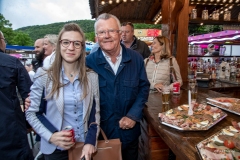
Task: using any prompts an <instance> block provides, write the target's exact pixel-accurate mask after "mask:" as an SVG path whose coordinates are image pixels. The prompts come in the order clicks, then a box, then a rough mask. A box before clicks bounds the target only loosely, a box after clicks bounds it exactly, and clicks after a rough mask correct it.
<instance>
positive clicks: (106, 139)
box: [89, 122, 108, 142]
mask: <svg viewBox="0 0 240 160" xmlns="http://www.w3.org/2000/svg"><path fill="white" fill-rule="evenodd" d="M92 124H96V125H97V126H98V127H99V128H100V132H101V134H102V136H103V139H104V140H105V141H106V142H108V138H107V136H106V134H105V132H104V131H103V130H102V128H101V127H100V125H99V124H98V123H96V122H92V123H90V125H89V127H90V126H91V125H92Z"/></svg>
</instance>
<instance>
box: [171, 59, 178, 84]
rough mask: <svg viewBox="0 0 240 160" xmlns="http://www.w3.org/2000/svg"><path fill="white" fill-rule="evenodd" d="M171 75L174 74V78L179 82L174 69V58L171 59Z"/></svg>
mask: <svg viewBox="0 0 240 160" xmlns="http://www.w3.org/2000/svg"><path fill="white" fill-rule="evenodd" d="M170 74H173V76H174V78H175V79H176V81H177V75H176V72H175V69H174V67H173V62H172V57H170Z"/></svg>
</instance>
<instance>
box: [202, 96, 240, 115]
mask: <svg viewBox="0 0 240 160" xmlns="http://www.w3.org/2000/svg"><path fill="white" fill-rule="evenodd" d="M206 99H207V104H209V105H212V106H214V107H218V108H220V109H222V110H225V111H228V112H231V113H234V114H237V115H240V113H239V112H237V111H234V110H232V109H231V108H230V107H227V106H226V104H225V103H221V102H218V101H216V100H214V99H212V98H206ZM229 99H235V100H239V101H240V99H237V98H229ZM239 106H240V105H239Z"/></svg>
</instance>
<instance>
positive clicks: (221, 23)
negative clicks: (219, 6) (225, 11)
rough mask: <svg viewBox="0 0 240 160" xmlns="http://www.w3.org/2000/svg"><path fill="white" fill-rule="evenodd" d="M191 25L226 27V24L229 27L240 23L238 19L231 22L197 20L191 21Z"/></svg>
mask: <svg viewBox="0 0 240 160" xmlns="http://www.w3.org/2000/svg"><path fill="white" fill-rule="evenodd" d="M189 23H190V24H200V23H203V24H204V25H224V24H228V25H240V21H238V20H237V19H233V20H231V21H224V20H211V19H210V20H203V19H201V18H197V19H189Z"/></svg>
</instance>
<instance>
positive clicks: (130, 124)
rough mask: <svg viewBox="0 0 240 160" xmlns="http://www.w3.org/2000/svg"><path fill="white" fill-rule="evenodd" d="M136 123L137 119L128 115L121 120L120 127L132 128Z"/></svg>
mask: <svg viewBox="0 0 240 160" xmlns="http://www.w3.org/2000/svg"><path fill="white" fill-rule="evenodd" d="M135 124H136V121H134V120H132V119H130V118H128V117H123V118H122V119H121V120H120V121H119V127H120V128H122V129H130V128H133V127H134V126H135Z"/></svg>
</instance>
